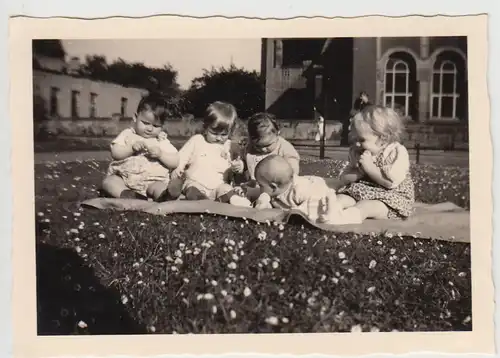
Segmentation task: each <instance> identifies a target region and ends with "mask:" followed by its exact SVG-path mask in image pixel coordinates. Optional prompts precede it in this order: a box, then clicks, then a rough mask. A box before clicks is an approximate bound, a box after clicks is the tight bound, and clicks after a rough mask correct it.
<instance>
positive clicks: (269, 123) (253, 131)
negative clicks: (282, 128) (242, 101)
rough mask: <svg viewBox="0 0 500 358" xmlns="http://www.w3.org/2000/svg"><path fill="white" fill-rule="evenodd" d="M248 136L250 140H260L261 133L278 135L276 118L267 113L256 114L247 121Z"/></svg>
mask: <svg viewBox="0 0 500 358" xmlns="http://www.w3.org/2000/svg"><path fill="white" fill-rule="evenodd" d="M247 127H248V136H249V137H250V139H255V138H260V137H261V135H262V134H263V133H269V132H272V133H276V134H277V133H278V132H279V125H278V122H277V121H276V117H275V116H274V115H273V114H271V113H267V112H261V113H256V114H254V115H253V116H251V117H250V118H249V119H248V123H247Z"/></svg>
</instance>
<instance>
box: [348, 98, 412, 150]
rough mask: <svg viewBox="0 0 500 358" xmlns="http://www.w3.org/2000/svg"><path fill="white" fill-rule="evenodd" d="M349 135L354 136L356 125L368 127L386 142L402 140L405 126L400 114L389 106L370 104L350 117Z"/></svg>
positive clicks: (353, 137)
mask: <svg viewBox="0 0 500 358" xmlns="http://www.w3.org/2000/svg"><path fill="white" fill-rule="evenodd" d="M351 124H352V126H351V132H352V135H351V136H350V137H351V138H352V139H355V138H356V127H357V128H364V129H369V130H370V131H371V132H373V134H375V135H376V136H377V137H379V138H380V139H381V140H382V141H384V142H385V143H387V144H390V143H394V142H401V141H402V140H403V136H404V132H405V126H404V123H403V120H402V118H401V116H400V115H399V114H398V113H397V112H396V111H394V110H393V109H391V108H388V107H383V106H378V105H370V106H367V107H365V108H364V109H363V110H362V111H360V112H359V113H357V114H356V115H355V116H354V117H353V118H352V123H351Z"/></svg>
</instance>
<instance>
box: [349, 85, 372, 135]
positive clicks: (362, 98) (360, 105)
mask: <svg viewBox="0 0 500 358" xmlns="http://www.w3.org/2000/svg"><path fill="white" fill-rule="evenodd" d="M371 104H372V103H371V102H370V98H369V97H368V93H366V92H365V91H361V92H360V93H359V96H358V98H356V100H355V101H354V104H353V106H352V109H351V112H350V113H349V115H350V117H349V120H348V122H347V123H345V125H344V126H343V128H342V142H343V143H342V144H344V145H346V144H349V142H350V140H349V133H351V123H352V119H353V118H354V116H355V115H356V114H358V113H359V112H361V111H362V110H363V109H364V108H365V107H368V106H370V105H371Z"/></svg>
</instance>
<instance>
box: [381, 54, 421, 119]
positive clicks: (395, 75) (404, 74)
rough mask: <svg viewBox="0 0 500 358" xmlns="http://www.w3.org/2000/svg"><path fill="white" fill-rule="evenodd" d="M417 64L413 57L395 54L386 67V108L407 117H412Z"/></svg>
mask: <svg viewBox="0 0 500 358" xmlns="http://www.w3.org/2000/svg"><path fill="white" fill-rule="evenodd" d="M414 77H415V63H414V61H413V59H412V58H411V55H409V54H406V53H401V52H398V53H394V54H392V55H391V56H390V57H389V60H388V61H387V64H386V66H385V76H384V89H385V93H384V106H386V107H390V108H392V109H396V110H400V111H401V112H402V114H403V115H404V116H405V117H408V116H411V115H412V109H413V108H412V107H413V106H412V96H413V95H414V94H413V89H414V82H415V78H414Z"/></svg>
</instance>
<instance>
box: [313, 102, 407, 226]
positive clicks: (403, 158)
mask: <svg viewBox="0 0 500 358" xmlns="http://www.w3.org/2000/svg"><path fill="white" fill-rule="evenodd" d="M351 125H352V127H351V131H352V133H351V134H352V139H353V140H354V145H353V146H352V147H351V149H350V152H349V165H348V167H347V168H346V170H345V171H344V173H343V174H342V176H341V180H342V181H343V182H344V184H346V186H345V188H343V189H341V190H339V192H338V193H339V194H338V195H337V196H336V197H332V196H329V197H326V198H325V199H324V201H323V202H322V205H323V206H324V215H323V217H322V218H320V219H321V220H323V221H325V222H328V220H329V219H328V217H335V216H338V215H347V216H348V217H350V218H352V220H353V221H354V222H361V221H363V220H364V219H367V218H373V219H388V218H389V219H404V218H407V217H409V216H410V215H411V214H412V211H413V204H414V203H415V189H414V183H413V180H412V177H411V173H410V158H409V154H408V150H407V149H406V148H405V147H404V145H402V144H401V139H402V135H403V131H404V124H403V122H402V119H401V117H400V116H399V115H398V114H397V113H396V112H395V111H394V110H392V109H390V108H386V107H381V106H375V105H370V106H367V107H365V108H364V109H363V110H362V111H361V112H359V113H357V114H356V115H355V116H354V117H353V119H352V123H351Z"/></svg>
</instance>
